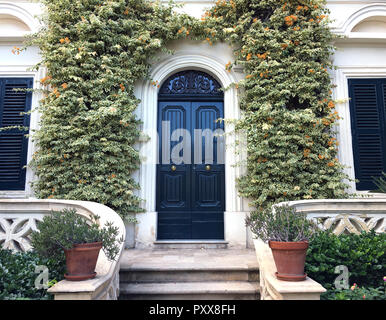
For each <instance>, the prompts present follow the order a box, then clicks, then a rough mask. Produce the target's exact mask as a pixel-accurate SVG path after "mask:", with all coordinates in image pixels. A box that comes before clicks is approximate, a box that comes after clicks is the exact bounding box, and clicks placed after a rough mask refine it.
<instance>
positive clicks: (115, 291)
mask: <svg viewBox="0 0 386 320" xmlns="http://www.w3.org/2000/svg"><path fill="white" fill-rule="evenodd" d="M65 208H73V209H76V211H77V212H78V214H81V215H83V216H85V217H89V216H91V215H92V214H94V215H98V216H99V217H100V219H99V221H98V222H99V224H100V225H101V226H103V225H105V223H106V222H112V223H113V224H114V226H116V227H118V230H119V235H118V238H121V237H123V239H124V238H125V226H124V223H123V221H122V219H121V218H120V217H119V215H118V214H117V213H116V212H115V211H114V210H112V209H110V208H108V207H106V206H104V205H102V204H98V203H95V202H87V201H71V200H34V199H22V200H16V199H15V200H11V199H9V200H8V199H6V200H1V199H0V245H1V247H2V248H7V249H12V250H17V251H28V250H30V249H31V244H30V239H29V235H30V234H31V232H32V231H34V230H37V227H36V222H37V221H40V220H42V219H43V217H44V216H45V215H47V214H49V213H50V212H51V211H59V210H62V209H65ZM123 249H124V243H121V244H120V251H119V254H118V256H117V259H116V260H115V261H109V260H108V259H107V257H106V255H105V254H104V252H103V250H101V251H100V254H99V258H98V261H97V266H96V269H95V271H96V272H97V276H96V277H95V278H94V279H91V280H85V281H79V282H75V281H67V280H63V281H60V282H59V283H57V284H55V285H54V286H53V287H51V288H50V289H48V292H50V293H52V294H53V295H54V296H55V300H116V299H117V298H118V296H119V260H120V257H121V255H122V252H123Z"/></svg>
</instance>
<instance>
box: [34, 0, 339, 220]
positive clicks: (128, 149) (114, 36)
mask: <svg viewBox="0 0 386 320" xmlns="http://www.w3.org/2000/svg"><path fill="white" fill-rule="evenodd" d="M42 2H43V4H44V5H45V7H46V16H45V18H44V20H45V27H44V29H42V30H41V31H40V32H39V33H38V34H36V35H35V36H34V37H33V38H32V39H31V42H30V44H33V45H37V46H38V47H39V48H40V50H41V55H42V61H41V63H40V65H39V66H41V65H44V66H45V67H46V68H47V70H48V73H47V76H46V77H45V78H44V79H41V83H42V85H43V86H44V88H45V97H44V99H43V100H42V101H41V103H40V106H39V109H40V113H41V127H40V129H39V130H38V131H37V132H36V133H35V135H34V137H35V140H36V143H37V147H38V148H37V151H36V153H35V154H34V156H33V161H32V164H31V165H32V166H33V168H34V170H35V172H36V175H37V177H38V179H37V180H36V182H34V189H35V192H36V195H37V196H38V197H41V198H62V199H77V200H89V201H97V202H100V203H103V204H106V205H108V206H110V207H112V208H113V209H115V210H116V211H117V212H118V213H120V214H121V216H123V217H124V216H127V215H128V214H129V213H132V212H140V211H141V199H139V198H138V197H137V196H136V195H135V190H137V189H138V188H139V185H138V184H137V182H136V181H135V180H134V179H133V177H132V174H133V173H134V172H135V171H136V170H137V169H138V168H139V164H140V161H141V159H140V156H139V152H138V151H137V149H136V148H135V145H136V143H137V142H138V139H139V137H140V121H139V120H138V119H137V118H136V116H135V114H134V111H135V109H136V108H137V106H138V103H139V100H138V99H137V98H136V97H135V95H134V86H135V83H136V81H138V80H140V79H144V78H148V71H149V68H150V65H151V58H152V57H153V56H154V54H155V53H156V52H157V51H159V50H163V49H164V48H166V44H167V43H168V42H169V41H170V40H174V39H180V38H185V37H189V38H191V39H196V40H197V39H201V40H203V41H206V42H207V43H208V44H209V45H212V44H213V43H215V42H217V41H226V42H228V43H229V44H231V45H232V46H233V47H234V49H235V61H232V62H231V61H230V62H229V63H228V64H227V65H226V66H224V68H226V69H227V70H228V71H229V72H230V71H231V69H232V67H233V66H234V65H240V66H242V67H243V68H244V71H245V74H246V78H245V79H244V80H243V81H241V82H239V83H237V84H235V85H236V86H237V87H239V88H240V89H242V90H241V92H243V94H242V95H241V96H242V100H241V108H242V109H243V110H244V112H245V114H244V117H243V119H242V120H241V121H239V122H238V124H237V129H239V130H246V131H247V132H248V137H247V140H248V145H247V149H248V161H247V168H248V171H247V174H246V175H245V176H243V177H242V178H241V179H240V180H239V190H240V193H241V195H243V196H245V197H247V198H249V199H251V200H252V205H253V206H255V207H257V208H259V207H264V206H266V205H268V204H271V203H273V202H278V201H283V200H292V199H315V198H337V197H345V196H346V194H345V192H344V189H345V187H346V185H345V184H344V182H342V181H343V180H344V179H345V178H347V177H346V176H345V175H344V174H343V173H342V165H341V164H339V162H338V160H337V159H336V155H337V141H336V139H335V138H334V137H333V130H332V128H333V126H334V124H335V122H336V120H337V119H338V118H339V117H338V115H337V112H336V111H335V110H334V107H335V104H334V102H333V101H332V100H331V90H332V85H331V81H330V78H329V73H328V69H331V68H332V65H331V61H330V57H331V53H332V50H333V48H332V47H331V42H332V40H333V35H332V33H331V32H330V30H329V28H328V25H327V21H328V18H327V13H326V10H325V9H324V5H323V4H324V2H323V1H319V0H296V1H295V0H293V1H277V0H248V1H247V0H230V1H225V0H222V1H221V0H220V1H217V3H216V4H215V6H213V7H212V8H211V9H210V10H209V11H207V12H206V13H205V15H204V16H203V17H202V19H201V20H196V19H194V18H192V17H190V16H188V15H184V14H177V13H175V11H174V5H172V4H169V5H161V4H159V3H154V2H151V1H146V0H110V1H102V0H77V1H74V0H43V1H42ZM149 80H150V81H153V84H154V85H155V86H157V85H158V83H157V81H156V80H157V79H155V80H152V79H149Z"/></svg>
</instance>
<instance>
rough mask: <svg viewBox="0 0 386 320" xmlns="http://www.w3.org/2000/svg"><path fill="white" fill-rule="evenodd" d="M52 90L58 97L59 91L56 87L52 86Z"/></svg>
mask: <svg viewBox="0 0 386 320" xmlns="http://www.w3.org/2000/svg"><path fill="white" fill-rule="evenodd" d="M52 92H53V93H54V94H55V95H56V97H57V98H59V97H60V93H59V91H58V89H57V88H54V90H53V91H52Z"/></svg>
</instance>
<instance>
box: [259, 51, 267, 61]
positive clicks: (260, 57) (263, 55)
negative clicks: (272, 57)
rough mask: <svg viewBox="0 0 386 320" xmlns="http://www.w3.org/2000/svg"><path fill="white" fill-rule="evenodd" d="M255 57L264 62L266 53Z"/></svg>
mask: <svg viewBox="0 0 386 320" xmlns="http://www.w3.org/2000/svg"><path fill="white" fill-rule="evenodd" d="M257 57H258V58H259V59H263V60H265V59H266V58H267V52H266V53H263V54H257Z"/></svg>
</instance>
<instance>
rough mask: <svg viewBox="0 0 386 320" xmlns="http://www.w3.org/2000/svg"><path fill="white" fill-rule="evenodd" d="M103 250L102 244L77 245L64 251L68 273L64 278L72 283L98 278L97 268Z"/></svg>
mask: <svg viewBox="0 0 386 320" xmlns="http://www.w3.org/2000/svg"><path fill="white" fill-rule="evenodd" d="M101 248H102V242H94V243H84V244H75V245H74V247H73V248H72V249H69V250H64V254H65V256H66V265H67V272H68V273H66V274H65V275H64V277H65V278H66V280H70V281H81V280H87V279H92V278H94V277H95V276H96V272H95V267H96V263H97V260H98V256H99V251H100V249H101Z"/></svg>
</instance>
